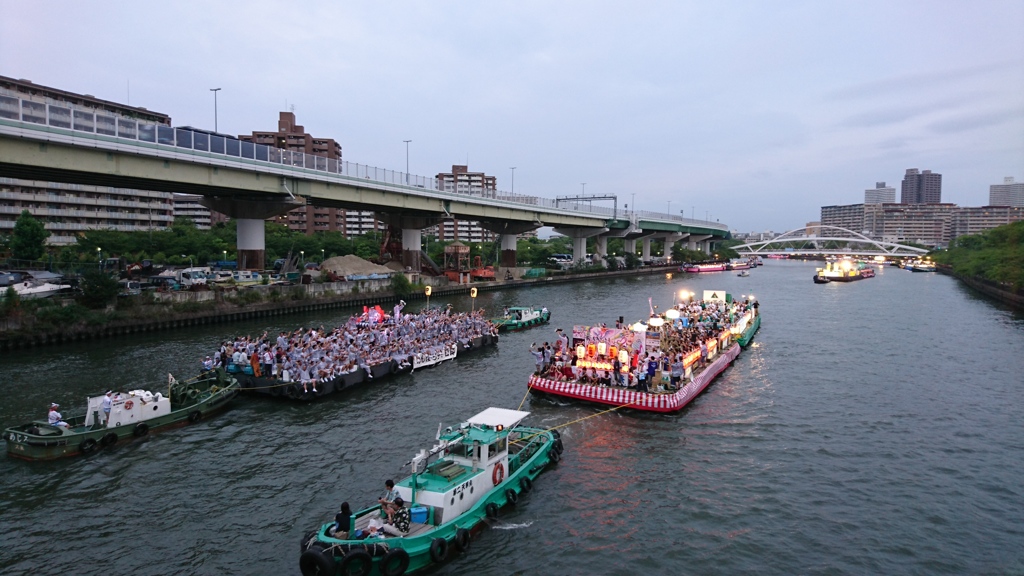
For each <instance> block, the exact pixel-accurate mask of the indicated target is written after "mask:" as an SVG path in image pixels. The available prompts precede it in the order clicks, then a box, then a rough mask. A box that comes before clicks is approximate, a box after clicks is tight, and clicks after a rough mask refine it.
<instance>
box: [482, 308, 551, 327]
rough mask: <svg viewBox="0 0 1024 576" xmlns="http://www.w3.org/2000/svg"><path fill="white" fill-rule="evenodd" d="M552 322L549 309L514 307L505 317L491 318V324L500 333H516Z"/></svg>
mask: <svg viewBox="0 0 1024 576" xmlns="http://www.w3.org/2000/svg"><path fill="white" fill-rule="evenodd" d="M550 320H551V311H550V310H548V309H547V307H543V308H537V307H536V306H534V307H532V308H527V307H522V306H513V307H512V308H508V309H507V311H506V313H505V315H504V316H499V317H497V318H491V323H492V324H494V326H495V327H496V328H497V329H498V332H515V331H517V330H523V329H524V328H529V327H531V326H537V325H538V324H546V323H547V322H548V321H550Z"/></svg>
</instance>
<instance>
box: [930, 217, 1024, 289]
mask: <svg viewBox="0 0 1024 576" xmlns="http://www.w3.org/2000/svg"><path fill="white" fill-rule="evenodd" d="M930 256H931V257H932V259H933V260H935V262H937V263H939V264H946V265H949V266H950V267H952V269H953V272H954V273H956V274H959V275H961V276H969V277H974V278H980V279H983V280H987V281H989V282H995V283H997V284H999V285H1000V286H1003V287H1004V288H1007V289H1009V290H1011V291H1014V292H1017V291H1020V290H1022V289H1024V221H1022V222H1014V223H1012V224H1007V225H1005V226H1000V227H998V228H992V229H991V230H986V231H984V232H982V233H981V234H972V235H970V236H960V237H959V238H957V239H956V240H954V241H953V242H952V244H951V245H950V247H949V249H948V250H939V251H936V252H933V253H932V254H930Z"/></svg>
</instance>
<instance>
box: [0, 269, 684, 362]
mask: <svg viewBox="0 0 1024 576" xmlns="http://www.w3.org/2000/svg"><path fill="white" fill-rule="evenodd" d="M675 269H676V268H675V267H674V266H661V267H646V268H641V269H637V270H618V271H615V272H593V273H586V274H572V275H566V276H558V277H549V278H538V279H524V280H508V281H502V282H479V283H473V284H449V285H447V286H435V287H434V288H433V293H432V294H431V298H438V297H441V296H452V295H458V294H468V293H469V290H470V288H476V289H477V290H479V291H481V292H483V291H493V290H511V289H516V288H529V287H531V286H539V285H548V284H558V283H566V282H585V281H591V280H598V279H602V278H615V277H620V276H637V275H654V274H665V273H667V272H672V271H674V270H675ZM390 288H391V281H390V280H360V281H355V282H325V283H323V284H305V285H297V286H286V287H275V286H252V287H249V288H247V289H246V290H253V289H255V290H258V291H261V292H264V294H263V298H264V301H262V302H256V303H253V304H245V305H239V304H235V303H231V301H230V299H231V298H233V297H234V296H236V295H237V294H241V293H242V292H238V293H234V294H232V293H230V292H229V293H223V292H215V291H212V290H207V291H199V292H167V293H157V294H156V296H155V297H156V298H158V299H160V300H162V301H165V302H173V303H185V302H197V303H202V302H218V304H217V307H216V308H214V309H211V310H203V311H199V312H182V313H178V314H175V315H173V316H167V317H164V318H160V319H158V320H135V321H111V322H109V323H107V324H105V325H102V326H83V327H75V328H72V329H68V330H61V331H57V332H45V333H28V334H26V333H24V332H22V331H18V329H19V328H20V325H19V324H17V323H16V322H14V321H7V322H6V326H4V321H0V330H2V329H4V328H6V331H0V350H14V349H19V348H30V347H33V346H45V345H50V344H60V343H64V342H75V341H80V340H95V339H98V338H114V337H119V336H130V335H132V334H137V333H140V332H156V331H162V330H173V329H177V328H187V327H189V326H198V325H203V324H219V323H225V322H234V321H237V320H248V319H252V318H262V317H269V316H281V315H285V314H294V313H298V312H312V311H317V310H330V309H333V308H348V307H360V306H373V305H375V304H381V305H382V306H383V307H384V308H385V309H389V308H390V307H391V303H392V302H393V301H394V300H395V298H396V297H395V295H394V294H393V293H392V292H391V290H390ZM275 289H276V290H278V292H279V295H280V296H281V298H280V299H279V300H277V301H267V300H266V298H267V297H268V296H269V293H270V292H271V291H273V290H275ZM296 292H297V293H298V294H296ZM296 297H297V298H296ZM405 298H406V299H408V300H415V299H421V300H422V299H424V298H425V296H424V294H423V292H421V291H418V290H417V291H416V292H414V293H412V294H410V295H408V296H405Z"/></svg>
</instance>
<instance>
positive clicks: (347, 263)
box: [320, 254, 391, 276]
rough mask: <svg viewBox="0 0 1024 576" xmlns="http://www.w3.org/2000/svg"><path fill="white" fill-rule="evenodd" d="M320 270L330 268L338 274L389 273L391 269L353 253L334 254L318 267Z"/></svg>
mask: <svg viewBox="0 0 1024 576" xmlns="http://www.w3.org/2000/svg"><path fill="white" fill-rule="evenodd" d="M320 269H321V270H330V271H331V272H334V273H335V274H337V275H338V276H351V275H369V274H390V273H391V269H390V268H387V267H385V266H379V265H377V264H374V263H373V262H368V261H366V260H363V259H362V258H360V257H359V256H356V255H355V254H349V255H348V256H335V257H334V258H328V259H327V260H325V261H324V263H323V265H322V266H321V267H320Z"/></svg>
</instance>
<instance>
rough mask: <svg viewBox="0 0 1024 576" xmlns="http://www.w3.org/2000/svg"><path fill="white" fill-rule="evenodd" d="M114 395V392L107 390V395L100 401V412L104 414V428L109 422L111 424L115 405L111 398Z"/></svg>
mask: <svg viewBox="0 0 1024 576" xmlns="http://www.w3.org/2000/svg"><path fill="white" fill-rule="evenodd" d="M113 394H114V391H113V390H107V394H106V395H105V396H103V400H101V401H100V411H101V412H103V425H104V426H106V425H107V422H110V408H111V406H113V405H114V399H113V398H111V396H112V395H113Z"/></svg>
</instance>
